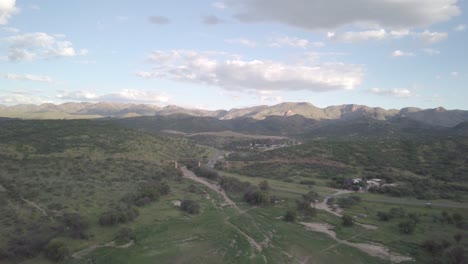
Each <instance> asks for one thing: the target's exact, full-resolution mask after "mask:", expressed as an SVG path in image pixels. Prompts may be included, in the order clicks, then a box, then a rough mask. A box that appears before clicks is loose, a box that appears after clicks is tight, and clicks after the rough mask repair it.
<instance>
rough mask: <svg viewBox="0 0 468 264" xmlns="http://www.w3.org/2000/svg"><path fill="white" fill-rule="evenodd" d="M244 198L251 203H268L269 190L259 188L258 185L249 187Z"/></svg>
mask: <svg viewBox="0 0 468 264" xmlns="http://www.w3.org/2000/svg"><path fill="white" fill-rule="evenodd" d="M244 200H245V201H246V202H247V203H249V204H251V205H261V204H268V202H269V201H270V197H269V195H268V193H267V192H265V191H261V190H259V189H258V188H257V187H255V188H249V189H248V190H247V191H246V192H245V193H244Z"/></svg>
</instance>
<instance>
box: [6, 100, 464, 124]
mask: <svg viewBox="0 0 468 264" xmlns="http://www.w3.org/2000/svg"><path fill="white" fill-rule="evenodd" d="M179 114H183V115H188V116H194V117H206V118H215V119H218V120H236V119H240V120H243V121H245V120H248V119H252V120H268V119H270V118H272V117H277V118H279V117H292V116H300V117H302V118H305V119H310V120H314V121H320V122H323V121H326V122H328V121H353V120H360V119H362V118H368V119H373V120H392V119H394V118H400V117H405V118H408V119H411V120H415V121H418V122H421V123H425V124H429V125H432V126H442V127H453V126H456V125H458V124H459V123H462V122H466V121H468V111H464V110H446V109H444V108H443V107H438V108H435V109H420V108H415V107H407V108H403V109H400V110H397V109H389V110H386V109H383V108H380V107H369V106H365V105H355V104H346V105H338V106H329V107H326V108H319V107H316V106H314V105H312V104H310V103H305V102H302V103H281V104H277V105H273V106H266V105H261V106H254V107H248V108H234V109H231V110H215V111H210V110H201V109H188V108H183V107H179V106H174V105H169V106H165V107H158V106H154V105H145V104H125V103H111V102H99V103H64V104H59V105H54V104H42V105H15V106H0V117H12V118H24V119H91V118H103V117H112V118H129V117H141V116H173V115H179ZM271 120H274V119H270V121H271ZM267 123H269V122H267Z"/></svg>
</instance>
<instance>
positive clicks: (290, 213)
mask: <svg viewBox="0 0 468 264" xmlns="http://www.w3.org/2000/svg"><path fill="white" fill-rule="evenodd" d="M284 221H286V222H294V221H296V211H294V210H291V209H289V210H287V211H286V213H285V214H284Z"/></svg>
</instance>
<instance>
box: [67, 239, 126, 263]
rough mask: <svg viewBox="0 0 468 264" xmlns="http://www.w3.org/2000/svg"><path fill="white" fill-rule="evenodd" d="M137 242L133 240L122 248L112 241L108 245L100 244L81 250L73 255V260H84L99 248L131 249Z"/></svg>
mask: <svg viewBox="0 0 468 264" xmlns="http://www.w3.org/2000/svg"><path fill="white" fill-rule="evenodd" d="M134 243H135V242H134V241H133V240H131V241H130V242H128V243H127V244H124V245H120V246H116V245H115V241H111V242H109V243H106V244H98V245H92V246H90V247H88V248H85V249H83V250H80V251H78V252H75V253H73V255H72V258H74V259H82V258H83V257H85V256H87V255H88V254H89V253H91V252H93V251H94V250H96V249H99V248H105V247H112V248H129V247H131V246H132V245H133V244H134Z"/></svg>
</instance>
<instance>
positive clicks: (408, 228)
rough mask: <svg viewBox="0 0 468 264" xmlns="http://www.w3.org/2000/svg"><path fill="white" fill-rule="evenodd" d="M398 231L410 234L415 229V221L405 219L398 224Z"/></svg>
mask: <svg viewBox="0 0 468 264" xmlns="http://www.w3.org/2000/svg"><path fill="white" fill-rule="evenodd" d="M398 228H399V229H400V232H401V233H403V234H412V233H413V232H414V230H415V229H416V223H415V222H414V221H411V220H406V221H403V222H400V223H399V224H398Z"/></svg>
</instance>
